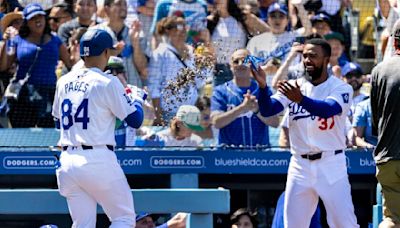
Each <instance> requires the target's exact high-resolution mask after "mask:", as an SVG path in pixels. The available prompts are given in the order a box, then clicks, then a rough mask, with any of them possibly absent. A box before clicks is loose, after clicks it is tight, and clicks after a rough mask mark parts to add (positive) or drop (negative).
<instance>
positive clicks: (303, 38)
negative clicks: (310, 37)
mask: <svg viewBox="0 0 400 228" xmlns="http://www.w3.org/2000/svg"><path fill="white" fill-rule="evenodd" d="M294 42H297V43H299V44H304V43H305V42H306V37H305V36H298V37H296V39H295V40H294Z"/></svg>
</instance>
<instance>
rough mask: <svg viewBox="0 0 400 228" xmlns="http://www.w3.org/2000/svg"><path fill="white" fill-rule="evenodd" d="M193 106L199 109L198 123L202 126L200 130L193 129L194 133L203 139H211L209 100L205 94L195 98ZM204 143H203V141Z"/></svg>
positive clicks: (212, 136) (212, 137)
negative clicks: (199, 117)
mask: <svg viewBox="0 0 400 228" xmlns="http://www.w3.org/2000/svg"><path fill="white" fill-rule="evenodd" d="M195 106H196V107H197V108H198V109H199V110H200V113H201V119H200V124H201V126H202V127H203V130H202V131H195V132H194V133H195V134H196V135H198V136H200V137H201V138H202V139H203V142H204V140H213V139H214V135H213V130H212V126H211V119H210V112H211V110H210V109H211V100H210V98H208V97H206V96H201V97H199V98H198V99H197V101H196V104H195ZM203 145H204V143H203Z"/></svg>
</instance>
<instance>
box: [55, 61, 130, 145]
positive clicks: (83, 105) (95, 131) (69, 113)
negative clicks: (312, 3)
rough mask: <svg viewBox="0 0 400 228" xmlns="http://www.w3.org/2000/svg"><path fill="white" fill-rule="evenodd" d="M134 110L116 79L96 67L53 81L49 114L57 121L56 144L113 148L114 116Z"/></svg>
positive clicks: (127, 113) (121, 117)
mask: <svg viewBox="0 0 400 228" xmlns="http://www.w3.org/2000/svg"><path fill="white" fill-rule="evenodd" d="M135 111H136V107H135V105H134V101H133V100H132V99H131V97H130V96H129V95H127V94H126V93H125V89H124V88H123V86H122V84H121V83H120V82H119V80H118V79H117V78H116V77H114V76H112V75H109V74H106V73H104V72H102V71H101V70H100V69H98V68H90V69H87V68H84V69H77V70H74V71H72V72H70V73H68V74H66V75H64V76H63V77H61V78H60V79H59V80H58V82H57V87H56V94H55V99H54V103H53V110H52V114H53V116H54V117H56V118H57V119H59V122H60V130H61V133H60V135H61V137H60V141H59V145H62V146H65V145H68V146H79V145H90V146H96V145H115V138H114V128H115V121H116V118H115V117H117V118H119V119H125V118H126V117H127V116H128V115H129V114H131V113H133V112H135Z"/></svg>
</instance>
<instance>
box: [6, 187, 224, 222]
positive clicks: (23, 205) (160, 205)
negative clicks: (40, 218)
mask: <svg viewBox="0 0 400 228" xmlns="http://www.w3.org/2000/svg"><path fill="white" fill-rule="evenodd" d="M132 194H133V197H134V200H135V209H136V211H137V212H148V213H177V212H187V213H190V216H189V219H188V221H187V222H188V227H190V228H210V227H213V220H212V214H213V213H221V214H228V213H229V212H230V194H229V190H226V189H140V190H132ZM98 213H104V212H103V211H102V209H101V208H100V207H98ZM0 214H5V215H17V214H24V215H28V214H68V207H67V203H66V200H65V198H64V197H62V196H61V195H60V194H59V192H58V190H57V189H1V190H0Z"/></svg>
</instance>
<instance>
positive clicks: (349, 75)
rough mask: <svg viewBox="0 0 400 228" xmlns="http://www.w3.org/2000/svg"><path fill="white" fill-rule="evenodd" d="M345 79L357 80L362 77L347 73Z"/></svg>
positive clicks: (357, 74)
mask: <svg viewBox="0 0 400 228" xmlns="http://www.w3.org/2000/svg"><path fill="white" fill-rule="evenodd" d="M345 77H346V79H352V78H353V77H355V78H357V79H359V78H361V77H362V74H359V73H349V74H346V75H345Z"/></svg>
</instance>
